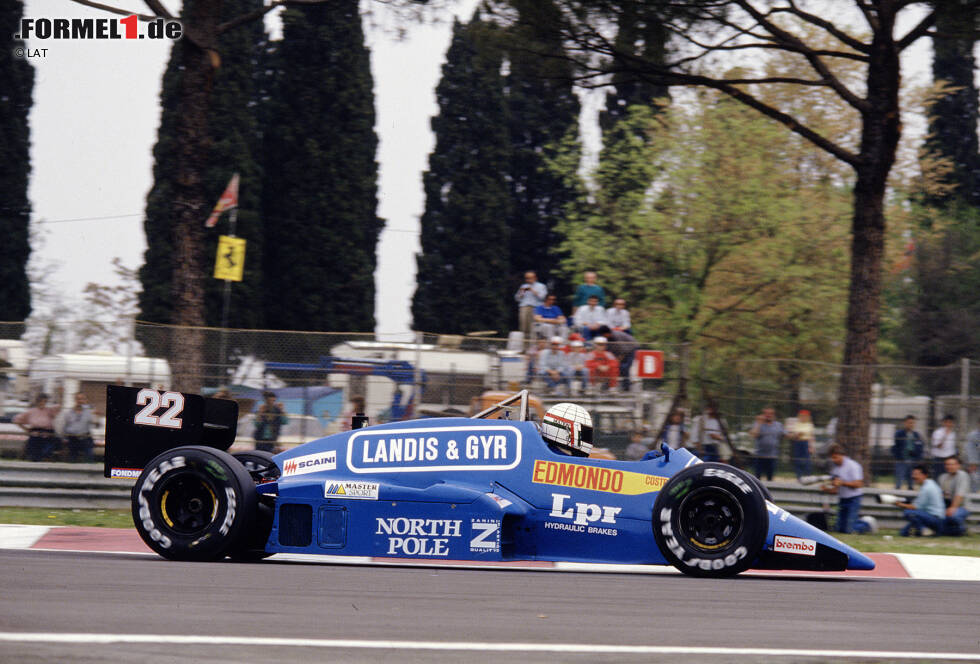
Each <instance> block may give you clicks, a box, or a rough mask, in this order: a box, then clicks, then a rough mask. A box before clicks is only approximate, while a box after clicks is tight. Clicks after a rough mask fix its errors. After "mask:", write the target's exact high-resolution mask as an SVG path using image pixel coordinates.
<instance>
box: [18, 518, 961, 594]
mask: <svg viewBox="0 0 980 664" xmlns="http://www.w3.org/2000/svg"><path fill="white" fill-rule="evenodd" d="M0 549H33V550H44V551H76V552H90V553H126V554H135V555H156V554H155V553H153V552H152V551H150V549H149V548H148V547H147V546H146V544H144V543H143V540H141V539H140V537H139V535H138V534H137V533H136V531H135V530H132V529H128V528H83V527H77V526H23V525H5V524H0ZM868 557H869V558H871V559H872V560H874V562H875V569H873V570H871V571H846V572H799V571H776V572H771V571H752V572H748V574H755V575H761V576H771V575H780V576H784V575H785V576H797V577H828V576H830V577H853V578H861V577H864V578H891V579H932V580H946V581H980V558H971V557H968V556H932V555H921V554H911V553H871V554H868ZM270 560H281V561H291V562H308V563H327V564H347V565H397V566H404V565H422V566H430V567H453V568H487V567H494V568H505V569H526V570H539V571H564V572H607V573H614V574H677V573H678V572H677V570H675V569H674V568H672V567H665V566H658V565H612V564H603V563H569V562H548V561H536V560H521V561H505V562H493V561H487V562H473V561H468V560H432V559H418V558H372V557H368V556H324V555H307V554H289V553H280V554H277V555H275V556H272V557H271V558H270Z"/></svg>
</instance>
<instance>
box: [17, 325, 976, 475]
mask: <svg viewBox="0 0 980 664" xmlns="http://www.w3.org/2000/svg"><path fill="white" fill-rule="evenodd" d="M71 326H72V323H71V322H70V321H65V322H63V323H62V324H61V327H62V328H64V329H71ZM23 329H24V326H23V324H22V323H0V403H2V404H3V409H2V412H0V452H3V453H5V454H7V455H11V454H16V449H17V445H18V443H16V442H12V441H15V440H21V441H22V439H23V432H22V431H20V429H19V427H17V426H16V425H14V424H12V423H10V421H9V420H10V418H11V417H13V415H15V414H16V413H17V412H20V411H22V410H23V409H24V408H26V407H27V404H28V403H30V401H31V400H32V399H33V397H34V396H36V395H37V394H38V393H39V392H46V393H48V394H51V395H52V396H53V398H54V401H55V402H57V403H59V404H61V405H64V406H69V405H71V404H72V403H73V402H72V400H71V399H72V396H73V395H74V394H75V393H76V392H82V393H84V394H85V395H86V396H87V397H88V400H89V403H91V404H92V405H93V407H94V410H95V412H96V415H97V416H98V417H100V418H101V417H103V416H104V409H105V386H106V385H107V384H113V383H115V384H126V385H136V386H150V387H154V388H156V389H185V390H186V389H187V386H186V385H187V383H188V382H189V383H190V384H191V385H192V387H193V391H200V392H201V393H203V394H205V395H214V394H216V393H218V392H220V391H223V390H224V391H227V394H228V395H229V396H230V397H231V398H234V399H235V400H236V401H238V403H239V406H240V411H241V413H242V420H241V421H240V424H239V443H241V444H243V445H248V444H250V443H251V441H252V438H253V434H254V433H255V414H254V413H255V411H256V409H257V408H258V407H259V406H260V404H261V403H262V400H263V397H262V394H263V392H265V391H267V390H271V391H272V392H273V393H274V394H275V396H276V400H277V401H278V402H280V403H281V404H282V405H283V407H284V409H285V410H286V412H287V413H288V416H287V417H288V422H287V423H285V424H284V425H283V427H282V430H281V431H280V437H279V441H278V445H279V446H280V447H285V446H289V445H293V444H298V443H301V442H305V441H308V440H313V439H315V438H318V437H320V436H323V435H326V434H330V433H334V432H336V431H340V430H342V429H344V428H346V427H348V426H349V421H350V415H351V414H352V412H353V411H354V410H355V409H356V410H360V409H361V408H362V407H363V409H364V411H365V412H366V413H367V415H368V416H369V417H370V418H371V422H372V423H376V422H383V421H390V420H398V419H407V418H414V417H423V416H438V415H452V414H462V415H465V414H470V413H472V412H475V411H476V410H479V409H480V408H482V407H484V406H485V405H487V404H485V403H484V399H483V398H481V395H483V394H484V393H486V392H488V391H514V390H517V389H521V388H529V389H531V391H532V393H533V394H535V395H537V396H539V397H540V403H541V404H542V407H547V405H548V404H549V403H552V402H554V401H556V400H559V399H563V400H568V399H569V398H574V399H576V400H578V401H583V402H585V403H586V405H587V406H588V407H590V408H591V409H592V410H593V413H598V415H597V416H598V417H605V419H606V420H608V422H609V424H608V425H605V426H604V431H606V433H607V434H608V437H607V442H608V447H610V448H611V449H612V450H613V452H614V453H615V454H617V455H618V456H622V454H623V451H624V449H625V447H626V445H627V443H628V442H629V436H630V433H631V431H633V430H642V431H643V432H644V435H646V436H647V437H650V436H652V435H654V434H655V433H656V432H657V431H659V429H660V427H661V425H662V423H663V421H664V418H665V417H666V415H667V412H668V411H669V409H670V407H671V406H672V405H674V404H675V403H676V404H678V405H680V406H682V407H683V408H684V415H685V423H686V430H687V431H688V432H690V431H691V428H692V424H693V421H692V420H693V418H694V416H696V415H697V414H698V413H699V412H700V411H701V408H702V406H703V405H704V403H706V402H707V401H708V400H709V399H710V400H713V401H715V402H717V404H718V407H719V411H720V413H721V415H722V416H723V418H724V420H725V422H726V423H727V431H728V434H729V437H730V439H731V443H732V445H733V446H734V447H736V448H740V449H742V450H743V451H744V453H745V456H744V459H746V460H751V456H752V452H753V449H754V442H753V440H752V439H751V436H750V435H749V433H748V432H749V430H750V429H751V427H752V424H753V422H754V421H755V417H756V416H757V415H758V413H759V412H760V411H761V409H762V408H764V407H772V408H774V409H775V410H776V416H777V419H779V420H781V421H783V422H784V423H785V424H786V425H787V426H788V427H789V428H791V427H792V426H793V425H794V423H795V417H796V415H797V413H798V411H799V410H800V409H806V410H809V411H810V412H811V413H812V419H813V422H814V424H815V426H816V449H815V452H816V455H817V456H818V457H819V458H817V459H811V468H812V470H813V471H814V472H820V471H821V470H822V469H823V466H822V465H821V464H822V463H823V461H822V453H823V451H824V450H825V448H826V446H827V445H828V444H829V442H830V441H832V440H833V439H834V434H835V429H836V427H835V425H836V421H835V414H836V411H837V407H838V398H837V391H838V385H839V380H840V372H841V370H842V367H841V365H837V364H832V363H825V362H812V361H800V360H794V359H752V358H745V359H739V360H737V361H734V362H728V363H726V364H725V365H724V366H721V367H716V368H714V369H712V368H710V366H707V368H706V364H705V363H704V362H698V363H694V362H692V361H691V360H690V357H691V352H690V350H689V348H688V347H686V346H683V345H679V344H662V343H658V342H655V341H653V342H652V341H649V340H643V339H640V342H641V343H640V346H641V348H644V349H655V350H661V351H663V353H664V366H663V377H662V378H659V379H655V380H654V379H646V380H634V381H633V382H632V386H631V389H630V390H629V391H625V392H624V391H621V390H615V391H614V390H609V391H603V390H601V389H600V388H599V386H597V385H595V384H593V385H591V386H590V387H589V388H588V389H583V386H582V385H581V384H579V383H577V382H576V381H572V383H571V385H570V388H571V390H570V392H571V393H570V395H566V394H549V391H548V390H547V386H546V385H545V383H544V382H543V381H542V380H541V378H540V377H537V376H535V375H534V374H533V372H532V371H530V370H529V367H530V366H531V365H532V364H533V358H534V356H535V353H536V352H537V350H538V347H539V343H541V342H531V343H525V342H524V341H523V340H521V339H520V338H519V337H518V336H516V335H511V336H510V337H508V338H502V337H495V336H489V335H467V336H460V335H439V334H430V333H411V334H405V335H388V336H385V335H375V334H360V333H315V332H291V331H278V330H232V329H226V330H222V329H215V328H197V329H193V330H188V329H187V328H176V327H173V326H167V325H155V324H148V323H141V322H136V323H135V324H134V325H133V326H132V329H131V330H129V331H123V332H121V333H120V334H119V335H118V336H119V337H120V338H122V341H121V342H120V341H119V340H118V339H117V340H116V341H115V343H113V344H112V346H111V347H113V348H114V351H101V350H80V349H81V348H86V347H88V348H90V347H91V345H92V344H91V343H87V344H86V343H81V342H82V341H83V340H80V339H76V340H75V342H76V343H75V344H74V345H72V344H71V343H68V344H65V343H62V344H61V345H60V346H58V345H56V344H51V345H49V347H48V348H46V349H45V348H43V347H42V348H37V347H33V348H28V347H27V346H26V345H25V344H24V343H23V342H21V341H19V338H20V336H21V334H22V332H23ZM68 336H69V337H70V335H68ZM62 337H64V335H62ZM188 340H190V341H188ZM188 343H192V344H198V347H197V352H198V357H200V360H199V361H197V362H195V363H194V364H193V366H192V370H191V371H190V372H188V371H187V370H186V363H185V368H184V369H182V371H183V373H179V372H178V366H179V365H181V362H182V361H183V360H186V358H187V357H188V356H189V355H192V354H193V353H192V352H190V351H191V350H193V349H190V348H189V347H188V345H187V344H188ZM45 351H47V352H45ZM691 364H697V366H698V368H697V369H696V370H692V368H691V366H690V365H691ZM633 371H634V375H635V372H636V367H634V370H633ZM189 391H190V390H189ZM678 394H680V395H681V397H680V398H677V395H678ZM488 398H489V397H488ZM362 404H363V405H362ZM908 414H912V415H915V416H916V418H917V430H918V431H919V432H920V434H921V435H922V436H923V438H924V439H925V441H926V444H927V447H928V442H929V435H930V434H931V433H932V431H933V430H934V429H935V428H936V427H938V426H939V421H940V420H941V419H942V417H943V416H944V415H946V414H951V415H953V416H954V417H955V418H956V431H957V436H958V442H959V449H960V451H961V452H962V451H963V443H964V441H965V440H966V436H967V434H968V432H969V431H971V430H973V429H974V428H976V426H975V425H976V423H977V418H978V416H980V364H977V363H970V362H969V361H966V360H964V361H963V362H961V363H957V364H954V365H950V366H946V367H914V366H899V365H881V366H878V367H877V369H876V383H875V388H874V394H873V399H872V404H871V424H870V428H869V431H868V439H869V441H870V445H871V451H872V456H871V470H872V473H873V474H874V476H875V478H876V479H880V480H882V481H887V478H888V475H890V474H891V473H892V471H893V461H892V457H891V445H892V441H893V437H894V432H895V430H896V428H897V427H899V426H901V422H902V420H903V419H904V417H905V416H906V415H908ZM644 425H645V426H644ZM597 428H599V427H597ZM610 432H614V433H615V435H613V433H610ZM99 436H100V434H99V433H98V432H97V433H96V438H97V439H98V438H99ZM20 444H22V443H20ZM236 444H238V443H236ZM793 461H794V459H792V458H791V445H790V443H789V441H784V444H783V448H782V449H781V450H780V458H779V469H778V472H787V473H789V472H792V471H793V468H794V464H793Z"/></svg>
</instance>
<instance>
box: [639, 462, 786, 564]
mask: <svg viewBox="0 0 980 664" xmlns="http://www.w3.org/2000/svg"><path fill="white" fill-rule="evenodd" d="M652 521H653V523H652V525H653V535H654V538H655V539H656V541H657V545H658V546H659V547H660V550H661V552H662V553H663V554H664V557H665V558H666V559H667V561H668V562H670V563H671V564H672V565H674V566H675V567H676V568H678V569H679V570H681V571H682V572H685V573H686V574H690V575H692V576H709V577H720V576H731V575H733V574H738V573H739V572H742V571H744V570H746V569H748V568H749V566H751V564H752V563H753V562H754V561H755V560H756V559H757V558H758V556H759V553H760V552H761V551H762V548H763V546H764V545H765V540H766V535H767V532H768V523H769V511H768V510H767V508H766V503H765V499H764V497H763V495H762V492H761V491H760V490H759V489H758V488H757V487H756V486H755V485H754V484H753V483H752V482H751V481H749V480H747V479H746V477H745V476H743V475H742V473H741V471H739V470H737V469H733V468H731V467H729V466H723V465H721V464H717V463H702V464H692V465H691V466H689V467H687V468H685V469H684V470H682V471H681V472H679V473H678V474H677V475H675V476H674V477H673V478H671V480H670V481H669V482H668V483H667V486H666V487H664V489H663V490H662V491H661V492H660V495H659V496H658V497H657V499H656V501H655V503H654V509H653V519H652ZM719 542H721V543H720V544H719Z"/></svg>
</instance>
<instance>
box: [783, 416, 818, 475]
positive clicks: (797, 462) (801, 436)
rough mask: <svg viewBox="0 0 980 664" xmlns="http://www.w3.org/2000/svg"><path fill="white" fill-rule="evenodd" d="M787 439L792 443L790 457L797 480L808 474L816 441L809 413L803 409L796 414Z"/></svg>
mask: <svg viewBox="0 0 980 664" xmlns="http://www.w3.org/2000/svg"><path fill="white" fill-rule="evenodd" d="M789 437H790V441H792V446H791V447H790V455H791V456H792V459H793V470H794V471H795V472H796V477H797V479H799V478H800V477H802V476H803V475H809V474H810V458H811V457H812V456H813V445H814V443H815V442H816V440H817V437H816V435H815V434H814V431H813V420H812V419H811V418H810V411H808V410H805V409H804V410H800V412H799V413H797V415H796V423H795V424H793V426H792V430H791V431H790V432H789Z"/></svg>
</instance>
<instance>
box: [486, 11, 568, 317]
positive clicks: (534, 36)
mask: <svg viewBox="0 0 980 664" xmlns="http://www.w3.org/2000/svg"><path fill="white" fill-rule="evenodd" d="M511 4H512V5H513V7H514V9H516V11H517V14H518V20H517V21H516V23H515V24H514V25H512V26H511V27H509V28H508V29H506V30H504V31H502V32H501V36H502V37H503V42H502V43H503V46H504V49H505V57H506V58H507V62H508V65H509V71H508V73H507V78H506V81H505V84H506V91H507V92H506V103H507V110H508V119H509V132H510V141H511V150H512V153H511V158H510V159H511V165H510V169H511V172H510V180H509V181H510V197H511V202H512V205H511V215H510V218H509V220H508V226H509V232H510V251H509V260H510V270H509V276H510V281H509V286H510V287H511V289H512V290H516V289H517V286H518V285H519V284H520V283H522V282H523V275H524V272H525V271H526V270H535V271H537V273H538V279H539V280H541V281H542V282H545V283H547V284H548V285H549V289H550V290H551V291H552V292H555V293H556V294H558V295H559V297H561V296H562V295H565V294H569V295H570V293H569V290H570V288H569V286H568V284H567V283H564V282H562V281H561V273H560V271H559V270H557V268H558V264H559V260H560V258H561V256H560V253H559V251H558V246H559V242H560V238H559V236H558V234H557V232H556V226H557V224H558V222H559V220H560V219H561V217H562V214H563V210H564V208H565V206H566V205H568V204H569V203H570V202H571V201H572V200H573V199H574V197H575V189H574V188H572V187H569V186H568V185H567V184H566V183H565V182H564V181H563V180H562V179H561V178H560V177H558V176H557V175H556V174H555V173H553V172H551V171H550V170H549V169H548V168H546V166H545V164H546V162H547V161H548V160H549V159H550V158H552V157H553V156H554V154H555V150H556V149H557V147H558V145H559V143H561V142H562V140H563V139H564V138H565V137H566V136H568V135H572V136H577V135H578V116H579V101H578V97H576V95H575V93H574V91H573V85H572V81H573V75H574V71H573V67H572V63H571V61H570V60H568V58H567V57H566V54H565V50H564V45H563V43H562V38H561V34H560V33H559V32H558V30H556V29H555V27H554V26H556V25H558V23H559V22H560V21H559V18H558V12H559V10H558V8H557V6H556V4H555V2H553V0H511ZM509 312H510V314H511V321H510V322H511V324H512V325H514V326H515V327H516V323H517V318H516V315H517V314H516V312H517V308H516V307H510V309H509Z"/></svg>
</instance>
